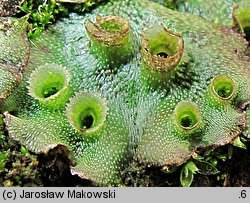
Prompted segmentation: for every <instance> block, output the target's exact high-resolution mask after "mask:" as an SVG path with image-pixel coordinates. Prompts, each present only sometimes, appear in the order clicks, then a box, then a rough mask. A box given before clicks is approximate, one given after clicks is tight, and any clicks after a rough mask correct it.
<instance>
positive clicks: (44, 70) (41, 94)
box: [28, 64, 71, 109]
mask: <svg viewBox="0 0 250 203" xmlns="http://www.w3.org/2000/svg"><path fill="white" fill-rule="evenodd" d="M70 79H71V76H70V74H69V72H68V71H67V70H66V69H65V68H64V67H63V66H61V65H58V64H45V65H43V66H39V67H38V68H36V69H35V70H34V71H33V72H32V74H31V76H30V79H29V86H28V90H29V94H30V95H31V96H32V97H33V98H35V99H36V100H38V101H40V102H41V104H42V105H43V106H45V107H47V108H53V109H56V108H61V107H64V106H65V103H66V101H67V100H68V98H69V96H70Z"/></svg>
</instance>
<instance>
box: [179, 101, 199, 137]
mask: <svg viewBox="0 0 250 203" xmlns="http://www.w3.org/2000/svg"><path fill="white" fill-rule="evenodd" d="M174 119H175V122H176V124H177V126H178V129H179V130H181V131H183V130H184V131H185V133H188V134H189V133H190V132H194V130H195V131H196V130H197V129H200V127H201V123H202V116H201V111H200V108H199V106H198V105H197V104H196V103H194V102H192V101H181V102H179V103H178V104H177V105H176V107H175V110H174Z"/></svg>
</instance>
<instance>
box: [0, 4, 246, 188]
mask: <svg viewBox="0 0 250 203" xmlns="http://www.w3.org/2000/svg"><path fill="white" fill-rule="evenodd" d="M95 14H99V15H101V16H107V15H118V16H121V17H123V18H126V19H127V20H128V21H129V23H130V26H131V32H132V33H133V35H132V36H133V46H132V49H133V50H132V53H133V54H132V55H131V56H130V58H129V60H128V62H126V63H125V64H120V63H119V59H117V58H116V59H114V61H116V62H115V63H112V61H110V60H112V58H110V57H109V58H108V59H105V58H103V55H102V56H101V57H98V53H95V52H94V53H93V51H95V49H93V47H92V48H91V40H90V38H89V36H88V35H87V33H86V30H85V27H84V22H85V20H86V18H90V20H91V21H94V19H95ZM161 24H162V25H163V26H164V27H166V28H167V29H170V30H172V31H174V32H180V33H182V36H183V39H184V53H183V56H182V59H181V61H180V63H179V65H177V67H176V71H175V72H174V74H173V75H172V76H171V77H170V81H168V83H166V84H164V85H162V86H158V87H155V86H154V87H151V86H150V84H151V83H150V80H151V79H153V77H154V76H152V75H153V73H152V75H151V73H150V71H149V72H148V75H147V77H146V78H147V80H146V81H145V75H143V74H141V70H143V69H144V68H145V65H144V63H142V61H141V54H140V47H141V39H140V38H141V35H140V33H141V32H142V31H143V30H145V29H156V30H157V29H159V27H160V26H161ZM90 50H91V51H90ZM246 51H247V43H246V41H245V40H244V38H242V37H241V36H240V35H238V34H236V33H234V32H227V30H225V29H223V28H221V27H220V26H218V25H214V24H211V23H210V22H207V21H205V20H203V19H201V18H199V17H195V16H192V15H191V14H184V13H183V14H182V13H178V12H175V11H172V10H169V9H167V8H165V7H163V6H160V5H159V4H157V3H153V2H149V1H146V0H143V1H134V0H130V1H128V0H127V1H117V2H113V3H107V4H106V5H104V6H100V7H98V8H97V9H96V10H94V12H93V13H92V14H87V15H85V16H81V15H77V14H74V13H73V14H71V15H70V17H69V18H67V19H64V20H62V21H61V22H58V23H57V24H56V25H54V26H51V27H50V29H49V30H47V31H46V32H44V33H43V34H42V36H41V37H40V38H39V39H37V40H34V41H32V44H31V52H30V62H29V65H28V70H27V71H26V72H25V74H24V79H23V81H22V82H21V84H20V86H19V87H18V88H17V89H16V90H15V92H14V93H13V94H12V95H11V96H10V97H8V98H7V99H6V100H5V102H4V104H3V105H2V107H1V109H2V111H8V112H9V113H7V112H6V113H5V123H6V127H7V130H8V132H9V134H10V136H11V137H12V138H14V139H16V140H18V141H20V142H21V143H22V144H24V145H25V146H26V147H27V148H29V149H31V150H33V151H35V152H40V151H44V150H47V149H49V148H50V147H52V146H55V145H57V144H64V145H66V146H67V147H68V148H69V149H70V151H71V153H72V155H73V157H74V158H75V159H76V162H77V165H76V167H74V168H72V170H73V171H74V172H76V173H78V174H80V175H81V176H82V177H85V178H88V179H91V180H93V181H94V182H96V183H98V184H105V185H109V184H114V183H119V173H120V171H121V170H122V169H123V168H124V167H126V164H127V163H128V162H129V161H130V160H131V159H132V158H134V159H135V160H137V161H139V162H141V163H143V164H148V165H155V166H164V165H173V164H177V165H178V164H181V163H183V162H185V161H186V160H187V159H188V158H189V157H190V156H191V155H192V154H193V153H194V151H195V150H196V149H197V148H203V147H216V146H220V145H224V144H227V143H230V142H232V141H233V139H234V138H235V137H236V136H238V135H239V134H240V132H241V131H242V128H243V126H244V123H245V114H244V113H243V112H238V111H237V109H238V108H239V107H240V105H241V104H243V103H245V102H249V100H250V80H249V78H250V71H249V67H250V63H249V61H247V60H246V58H247V57H246V56H245V53H246ZM90 52H91V53H90ZM17 53H19V51H17ZM134 53H135V54H134ZM117 61H118V62H117ZM107 62H108V63H107ZM110 62H111V63H110ZM55 63H56V64H60V65H63V66H64V67H65V68H66V69H67V71H68V72H69V74H70V75H71V78H72V79H71V81H70V90H71V92H73V93H74V94H77V93H78V92H88V93H90V94H93V95H96V94H98V95H100V97H101V98H103V100H106V101H107V105H108V113H107V116H106V120H105V121H104V124H103V126H102V127H101V128H100V129H99V130H98V131H97V132H94V133H97V134H98V135H97V136H93V137H91V136H90V137H88V136H87V135H85V134H84V132H83V133H81V132H79V131H78V130H77V129H75V128H74V127H73V125H71V123H70V121H69V120H68V118H67V116H66V112H65V111H66V106H67V104H65V106H64V107H62V108H60V109H53V108H52V109H51V108H47V107H46V106H44V105H42V104H41V103H40V102H39V101H38V100H37V99H34V98H33V97H32V96H30V95H29V93H28V88H27V86H29V83H28V81H29V78H30V75H31V73H32V71H34V69H36V68H37V67H40V66H41V65H44V64H47V66H53V64H55ZM117 64H119V65H117ZM51 71H52V72H53V70H52V69H51ZM220 74H224V75H228V76H229V77H230V78H232V80H233V81H234V83H235V85H236V87H237V88H236V92H235V94H234V96H233V97H232V98H231V99H230V100H225V101H221V100H220V99H219V100H218V99H216V97H214V95H213V92H211V87H210V84H211V82H212V79H213V78H214V77H215V76H217V75H220ZM158 75H159V74H158ZM73 97H74V95H72V96H70V95H68V101H70V100H71V98H73ZM184 100H185V101H189V102H191V101H192V102H194V103H196V105H197V106H198V107H199V109H200V113H201V119H202V120H201V124H200V125H199V128H198V129H195V130H194V131H189V130H185V129H183V128H180V127H179V126H178V124H177V122H176V119H175V118H176V117H175V114H174V111H175V108H176V105H177V104H178V103H179V102H181V101H184Z"/></svg>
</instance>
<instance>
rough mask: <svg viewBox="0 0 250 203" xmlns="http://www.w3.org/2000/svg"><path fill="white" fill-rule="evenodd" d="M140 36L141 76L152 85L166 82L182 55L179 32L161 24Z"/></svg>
mask: <svg viewBox="0 0 250 203" xmlns="http://www.w3.org/2000/svg"><path fill="white" fill-rule="evenodd" d="M141 38H142V49H141V54H142V59H143V66H142V69H141V73H142V77H143V78H144V79H145V80H146V81H148V82H150V86H153V87H154V86H159V85H162V84H167V83H168V82H169V80H170V78H171V76H172V75H173V74H174V72H175V70H176V67H177V66H178V64H179V62H180V60H181V58H182V55H183V50H184V40H183V38H182V35H181V33H175V32H173V31H171V30H169V29H166V28H165V27H163V26H162V25H161V26H159V27H156V28H150V29H148V30H146V31H145V32H144V33H143V34H142V36H141Z"/></svg>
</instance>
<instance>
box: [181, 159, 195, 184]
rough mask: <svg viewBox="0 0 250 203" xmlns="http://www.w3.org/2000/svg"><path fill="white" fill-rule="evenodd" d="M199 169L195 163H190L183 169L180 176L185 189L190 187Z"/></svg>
mask: <svg viewBox="0 0 250 203" xmlns="http://www.w3.org/2000/svg"><path fill="white" fill-rule="evenodd" d="M198 171H199V169H198V168H197V166H196V165H195V163H194V162H193V161H188V162H187V163H186V164H184V166H183V167H182V170H181V174H180V181H181V185H182V186H183V187H189V186H190V185H191V184H192V182H193V179H194V174H196V172H198Z"/></svg>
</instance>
